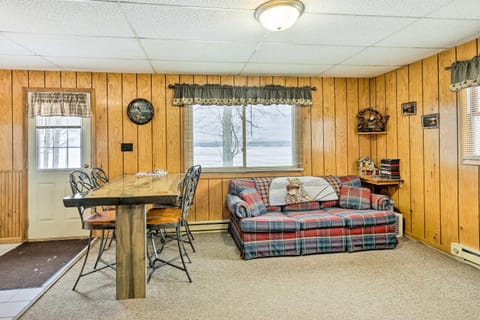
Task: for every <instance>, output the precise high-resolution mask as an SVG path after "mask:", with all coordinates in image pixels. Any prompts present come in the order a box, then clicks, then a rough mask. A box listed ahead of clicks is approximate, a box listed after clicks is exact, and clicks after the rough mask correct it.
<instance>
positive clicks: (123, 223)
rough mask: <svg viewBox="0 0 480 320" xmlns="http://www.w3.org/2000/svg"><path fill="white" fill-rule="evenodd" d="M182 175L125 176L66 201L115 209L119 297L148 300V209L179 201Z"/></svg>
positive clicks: (117, 291)
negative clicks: (154, 204) (151, 205)
mask: <svg viewBox="0 0 480 320" xmlns="http://www.w3.org/2000/svg"><path fill="white" fill-rule="evenodd" d="M183 177H184V174H183V173H173V174H172V173H168V174H166V175H155V174H150V175H149V174H146V175H124V176H119V177H117V178H114V179H112V180H110V182H108V183H106V184H104V185H103V186H102V187H101V188H99V189H95V190H91V191H89V192H88V193H85V194H75V195H72V196H67V197H65V198H63V204H64V206H65V207H78V206H116V214H117V218H116V224H115V236H116V297H117V299H135V298H145V297H146V286H147V281H146V279H147V276H146V275H147V261H146V260H147V259H146V217H145V212H146V206H147V205H148V204H152V203H156V204H173V203H175V202H176V200H177V197H178V194H179V188H178V184H179V183H180V182H181V181H182V179H183Z"/></svg>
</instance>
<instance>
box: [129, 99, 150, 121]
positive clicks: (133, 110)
mask: <svg viewBox="0 0 480 320" xmlns="http://www.w3.org/2000/svg"><path fill="white" fill-rule="evenodd" d="M127 115H128V118H129V119H130V120H131V121H132V122H133V123H136V124H146V123H148V122H150V120H152V118H153V105H152V103H151V102H150V101H148V100H147V99H143V98H137V99H133V100H132V101H131V102H130V103H129V104H128V107H127Z"/></svg>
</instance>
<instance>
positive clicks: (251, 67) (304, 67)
mask: <svg viewBox="0 0 480 320" xmlns="http://www.w3.org/2000/svg"><path fill="white" fill-rule="evenodd" d="M331 67H332V66H331V65H313V64H280V63H278V64H275V63H248V64H247V65H246V66H245V68H244V69H243V71H242V73H241V74H242V75H271V76H295V75H297V76H315V75H318V74H320V73H322V72H324V71H325V70H327V69H329V68H331Z"/></svg>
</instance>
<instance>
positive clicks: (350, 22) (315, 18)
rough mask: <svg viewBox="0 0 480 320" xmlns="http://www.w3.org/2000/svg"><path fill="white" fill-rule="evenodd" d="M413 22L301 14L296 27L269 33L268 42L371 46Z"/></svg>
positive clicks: (380, 18) (381, 18)
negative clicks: (287, 41)
mask: <svg viewBox="0 0 480 320" xmlns="http://www.w3.org/2000/svg"><path fill="white" fill-rule="evenodd" d="M414 21H416V20H415V19H411V18H385V17H367V16H341V15H320V14H318V15H317V14H305V15H304V16H302V17H301V19H300V20H299V21H298V23H297V24H296V25H294V26H293V27H292V28H290V29H288V30H285V31H282V32H271V33H270V34H269V35H268V37H267V39H268V40H269V41H282V40H283V41H285V40H289V41H291V42H294V43H298V44H323V45H343V46H362V45H363V46H364V45H372V44H375V43H376V42H378V41H380V40H383V39H384V38H386V37H387V36H389V35H390V34H393V33H394V32H396V31H398V30H400V29H402V28H404V27H406V26H407V25H409V24H411V23H413V22H414Z"/></svg>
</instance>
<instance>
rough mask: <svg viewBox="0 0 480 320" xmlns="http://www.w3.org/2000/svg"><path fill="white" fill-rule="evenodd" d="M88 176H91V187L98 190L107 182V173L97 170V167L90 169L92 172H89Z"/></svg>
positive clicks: (100, 169)
mask: <svg viewBox="0 0 480 320" xmlns="http://www.w3.org/2000/svg"><path fill="white" fill-rule="evenodd" d="M90 174H91V175H92V182H93V185H94V186H95V187H96V188H100V187H101V186H103V185H104V184H105V183H107V182H108V176H107V173H106V172H105V171H104V170H103V169H102V168H99V167H95V168H92V171H91V172H90Z"/></svg>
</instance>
